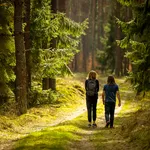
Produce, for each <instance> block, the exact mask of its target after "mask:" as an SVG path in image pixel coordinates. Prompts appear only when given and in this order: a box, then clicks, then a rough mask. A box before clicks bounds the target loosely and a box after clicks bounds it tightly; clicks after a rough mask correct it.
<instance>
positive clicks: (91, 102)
mask: <svg viewBox="0 0 150 150" xmlns="http://www.w3.org/2000/svg"><path fill="white" fill-rule="evenodd" d="M86 106H87V114H88V121H89V122H91V121H92V119H93V121H96V107H97V97H96V96H91V97H89V96H88V97H87V98H86Z"/></svg>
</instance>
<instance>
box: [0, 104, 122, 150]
mask: <svg viewBox="0 0 150 150" xmlns="http://www.w3.org/2000/svg"><path fill="white" fill-rule="evenodd" d="M121 108H122V106H121V107H116V110H115V116H116V115H117V113H119V111H120V110H121ZM84 112H86V108H85V105H82V106H81V107H79V108H78V109H77V110H76V111H75V112H72V113H70V114H68V115H67V116H64V117H62V118H61V119H60V118H58V119H57V120H55V121H54V122H53V123H52V124H44V125H43V126H34V127H32V130H31V131H32V132H35V131H40V130H42V129H44V128H46V127H49V126H56V125H58V124H60V123H63V122H65V121H68V120H72V119H74V118H76V117H77V116H79V115H81V114H83V113H84ZM98 115H99V114H98ZM97 125H98V127H97V129H96V130H99V129H100V128H102V127H104V126H105V120H104V114H100V115H99V116H98V118H97ZM96 130H95V129H93V128H91V129H89V130H85V131H83V132H84V135H83V138H82V139H81V141H80V142H78V143H75V146H73V147H72V148H70V150H80V149H82V150H83V149H86V150H94V146H93V145H92V142H91V141H90V136H91V135H92V134H94V132H96ZM30 133H31V132H28V133H25V134H24V136H26V135H28V134H30ZM17 140H19V139H14V140H9V141H7V142H5V143H3V144H1V145H0V150H11V149H12V148H11V147H12V145H13V144H14V143H15V142H16V141H17Z"/></svg>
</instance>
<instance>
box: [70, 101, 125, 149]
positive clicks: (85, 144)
mask: <svg viewBox="0 0 150 150" xmlns="http://www.w3.org/2000/svg"><path fill="white" fill-rule="evenodd" d="M123 104H124V101H123V102H122V106H123ZM122 106H121V107H118V106H116V109H115V117H116V116H117V114H118V113H119V112H120V110H121V109H122ZM97 125H98V127H97V128H96V129H94V128H89V130H84V134H83V135H84V136H83V137H82V139H81V140H80V142H78V143H75V145H74V146H73V147H72V148H70V150H96V149H95V147H94V146H93V144H92V141H91V136H92V135H93V134H94V133H95V132H96V131H97V130H101V129H102V128H104V126H105V119H104V114H99V116H98V117H97Z"/></svg>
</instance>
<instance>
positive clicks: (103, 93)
mask: <svg viewBox="0 0 150 150" xmlns="http://www.w3.org/2000/svg"><path fill="white" fill-rule="evenodd" d="M102 102H103V105H105V91H103V92H102Z"/></svg>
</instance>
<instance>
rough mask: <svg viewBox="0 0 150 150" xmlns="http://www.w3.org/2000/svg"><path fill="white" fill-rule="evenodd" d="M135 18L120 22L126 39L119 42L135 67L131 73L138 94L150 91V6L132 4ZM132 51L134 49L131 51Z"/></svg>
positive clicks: (130, 76) (130, 77) (146, 4)
mask: <svg viewBox="0 0 150 150" xmlns="http://www.w3.org/2000/svg"><path fill="white" fill-rule="evenodd" d="M132 6H133V10H134V18H133V20H131V21H129V22H122V21H120V20H118V24H119V25H121V27H122V30H123V32H124V33H125V35H126V37H125V38H124V39H123V40H121V41H119V44H120V46H121V47H122V48H126V49H128V52H127V53H126V56H127V57H128V58H129V59H130V61H131V62H132V65H133V70H132V72H129V79H130V80H131V82H132V84H133V86H134V88H135V89H136V91H137V93H140V92H142V91H143V92H145V91H149V90H150V42H149V38H150V33H149V30H150V12H149V8H150V5H149V4H148V1H146V3H145V5H143V3H142V4H140V3H139V4H137V5H134V3H132ZM130 49H132V50H131V51H130Z"/></svg>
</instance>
